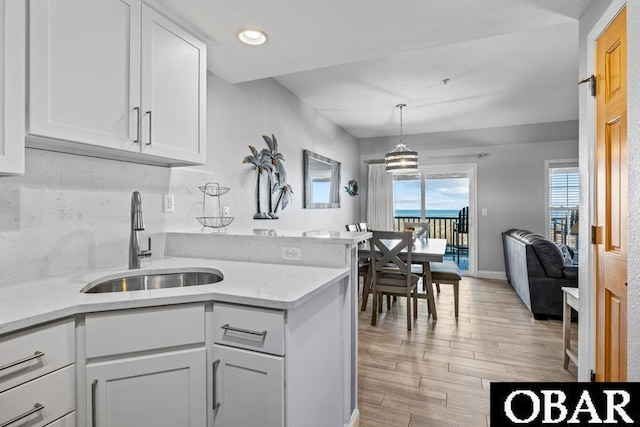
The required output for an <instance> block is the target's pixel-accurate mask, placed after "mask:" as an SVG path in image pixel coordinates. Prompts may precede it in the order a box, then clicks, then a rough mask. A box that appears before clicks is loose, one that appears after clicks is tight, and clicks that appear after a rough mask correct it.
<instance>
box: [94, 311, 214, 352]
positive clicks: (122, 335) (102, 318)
mask: <svg viewBox="0 0 640 427" xmlns="http://www.w3.org/2000/svg"><path fill="white" fill-rule="evenodd" d="M204 323H205V321H204V304H189V305H176V306H163V307H151V308H139V309H134V310H120V311H110V312H106V313H93V314H88V315H87V316H86V318H85V330H86V343H87V348H86V351H87V353H86V354H87V357H88V358H90V357H100V356H111V355H115V354H123V353H133V352H137V351H145V350H154V349H159V348H168V347H177V346H183V345H189V344H197V343H204Z"/></svg>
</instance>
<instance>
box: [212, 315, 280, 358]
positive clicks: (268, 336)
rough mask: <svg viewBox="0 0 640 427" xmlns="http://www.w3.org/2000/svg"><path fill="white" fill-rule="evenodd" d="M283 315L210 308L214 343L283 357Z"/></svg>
mask: <svg viewBox="0 0 640 427" xmlns="http://www.w3.org/2000/svg"><path fill="white" fill-rule="evenodd" d="M284 331H285V318H284V311H279V310H269V309H264V308H256V307H248V306H243V305H233V304H223V303H214V304H213V340H214V342H215V343H217V344H226V345H230V346H232V347H239V348H246V349H249V350H255V351H260V352H263V353H270V354H276V355H280V356H283V355H284V352H285V344H284V333H285V332H284Z"/></svg>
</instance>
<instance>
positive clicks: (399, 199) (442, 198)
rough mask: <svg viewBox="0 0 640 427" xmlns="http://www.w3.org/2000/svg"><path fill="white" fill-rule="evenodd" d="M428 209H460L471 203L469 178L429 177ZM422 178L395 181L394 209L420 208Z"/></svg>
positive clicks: (427, 185) (427, 190)
mask: <svg viewBox="0 0 640 427" xmlns="http://www.w3.org/2000/svg"><path fill="white" fill-rule="evenodd" d="M426 187H427V189H426V192H427V195H426V209H427V210H456V211H458V210H460V209H462V208H463V207H465V206H468V205H469V178H435V179H432V178H428V179H427V184H426ZM420 191H421V190H420V180H419V179H416V180H412V181H394V183H393V192H394V194H393V199H394V203H393V205H394V206H393V208H394V210H419V209H420Z"/></svg>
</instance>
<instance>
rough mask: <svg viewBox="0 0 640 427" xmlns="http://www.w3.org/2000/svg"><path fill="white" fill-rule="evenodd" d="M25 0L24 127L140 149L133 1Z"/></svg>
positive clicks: (38, 133) (137, 38)
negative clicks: (26, 86)
mask: <svg viewBox="0 0 640 427" xmlns="http://www.w3.org/2000/svg"><path fill="white" fill-rule="evenodd" d="M29 7H30V10H29V72H28V78H29V112H28V113H29V127H28V133H29V134H31V135H36V136H43V137H48V138H53V139H60V140H66V141H73V142H78V143H82V144H89V145H92V146H99V147H108V148H116V149H121V150H129V151H140V146H139V144H138V143H137V142H136V141H137V140H138V127H139V123H138V107H139V106H140V19H141V18H140V2H139V1H138V0H38V1H32V2H29ZM50 145H52V146H53V142H51V143H50Z"/></svg>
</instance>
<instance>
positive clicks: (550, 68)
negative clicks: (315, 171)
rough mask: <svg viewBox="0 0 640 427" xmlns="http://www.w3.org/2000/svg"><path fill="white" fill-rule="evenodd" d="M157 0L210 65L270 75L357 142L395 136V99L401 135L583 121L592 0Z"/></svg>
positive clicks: (238, 76)
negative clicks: (186, 26) (585, 39)
mask: <svg viewBox="0 0 640 427" xmlns="http://www.w3.org/2000/svg"><path fill="white" fill-rule="evenodd" d="M159 1H160V3H162V4H163V5H164V6H166V7H167V8H169V9H171V10H172V11H174V12H175V13H177V14H178V15H179V16H181V17H182V18H184V19H185V20H186V21H188V22H190V23H191V24H192V25H193V26H195V27H196V28H198V29H199V30H200V31H201V32H202V33H203V34H205V35H206V36H207V37H208V38H209V40H208V43H207V45H208V55H209V56H208V69H209V70H210V71H211V72H213V73H214V74H216V75H217V76H219V77H221V78H223V79H225V80H226V81H228V82H229V83H241V82H246V81H250V80H255V79H261V78H267V77H273V78H275V79H276V80H277V81H278V82H280V83H281V84H282V85H283V86H285V87H287V88H288V89H289V90H291V91H292V92H293V93H295V94H296V95H298V96H299V97H300V98H301V99H303V100H304V101H306V102H307V103H308V104H310V105H311V106H312V107H314V108H315V109H316V110H318V111H319V112H320V113H322V114H324V115H325V116H326V117H327V118H329V119H330V120H331V121H333V122H334V123H336V124H338V125H339V126H341V127H342V128H343V129H345V130H346V131H347V132H349V133H350V134H352V135H353V136H355V137H356V138H368V137H378V136H387V135H397V134H399V131H400V120H399V111H398V109H397V108H396V107H395V106H396V104H399V103H405V104H407V107H406V108H405V109H404V110H403V131H404V134H416V133H426V132H446V131H453V130H468V129H479V128H493V127H504V126H513V125H525V124H533V123H545V122H559V121H566V120H576V119H577V118H578V85H577V81H578V78H579V76H578V19H579V17H580V15H581V14H582V12H583V11H584V9H585V8H586V7H587V6H588V4H589V3H590V2H591V0H348V1H345V0H322V1H311V0H302V1H301V0H159ZM244 27H254V28H260V29H262V30H264V31H265V32H266V33H267V34H268V36H269V41H268V42H267V44H265V45H264V46H260V47H255V46H247V45H243V44H242V43H240V42H239V41H238V40H237V38H236V33H237V32H238V30H239V29H241V28H244ZM445 79H448V81H447V83H446V84H444V83H443V80H445Z"/></svg>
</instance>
